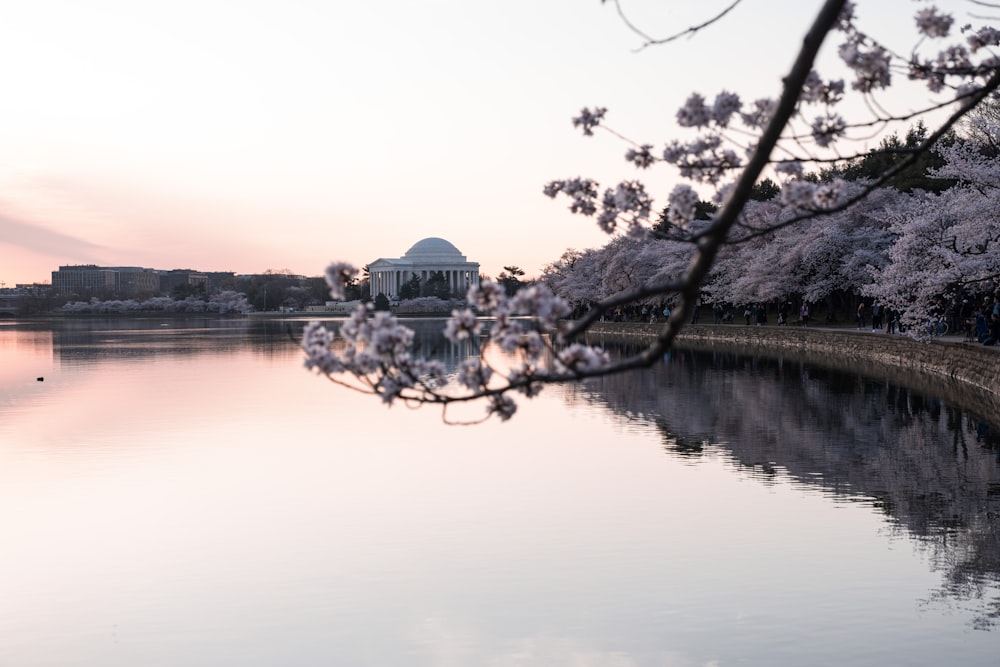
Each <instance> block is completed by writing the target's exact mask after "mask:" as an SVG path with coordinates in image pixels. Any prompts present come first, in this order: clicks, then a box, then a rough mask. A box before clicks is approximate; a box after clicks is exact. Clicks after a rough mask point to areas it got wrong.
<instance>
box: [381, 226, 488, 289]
mask: <svg viewBox="0 0 1000 667" xmlns="http://www.w3.org/2000/svg"><path fill="white" fill-rule="evenodd" d="M438 272H440V273H441V274H442V275H443V276H444V278H445V280H446V281H447V282H448V287H449V289H450V290H451V293H452V295H453V296H457V297H464V296H465V293H466V292H467V291H468V289H469V287H471V286H472V285H478V284H479V263H478V262H470V261H467V260H466V258H465V255H463V254H462V253H461V252H459V250H458V248H456V247H455V246H453V245H452V244H451V243H449V242H448V241H445V240H444V239H439V238H435V237H431V238H426V239H424V240H422V241H418V242H417V243H415V244H414V245H413V247H411V248H410V249H409V250H407V251H406V254H405V255H403V256H402V257H399V258H398V259H389V258H380V259H376V260H375V261H374V262H372V263H370V264H369V265H368V275H369V277H370V278H371V293H372V296H373V297H374V296H376V295H378V294H385V295H386V296H387V297H389V298H390V299H398V298H399V291H400V288H402V286H403V285H405V284H406V283H408V282H409V281H410V280H411V279H412V278H413V277H414V276H417V277H418V278H420V283H421V284H426V283H427V281H428V279H429V278H430V277H431V276H432V275H433V274H435V273H438Z"/></svg>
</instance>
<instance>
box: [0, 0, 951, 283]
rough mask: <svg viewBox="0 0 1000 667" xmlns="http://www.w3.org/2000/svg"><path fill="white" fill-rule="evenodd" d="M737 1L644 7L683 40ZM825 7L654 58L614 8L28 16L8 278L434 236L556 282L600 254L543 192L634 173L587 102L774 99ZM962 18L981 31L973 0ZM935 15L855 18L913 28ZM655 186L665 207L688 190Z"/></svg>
mask: <svg viewBox="0 0 1000 667" xmlns="http://www.w3.org/2000/svg"><path fill="white" fill-rule="evenodd" d="M730 1H731V0H723V1H716V0H705V1H704V2H699V3H682V2H659V1H658V0H634V1H633V2H624V3H623V6H624V7H625V8H626V9H627V10H628V11H629V12H630V14H631V15H632V17H633V18H634V20H635V21H636V22H637V23H638V24H640V25H642V26H643V27H644V28H646V29H648V31H649V32H651V33H654V34H658V35H665V34H670V33H673V32H677V31H679V30H681V29H683V28H686V27H687V26H689V25H692V24H695V23H699V22H701V21H703V20H704V19H705V18H707V17H708V16H709V15H711V14H712V13H714V12H717V11H719V10H721V9H722V8H724V7H726V6H728V5H729V4H730ZM818 4H819V3H812V2H807V3H803V2H800V1H798V0H780V1H779V2H770V3H765V4H764V5H761V4H759V3H753V2H750V1H749V0H747V1H746V2H744V3H743V4H741V5H740V6H739V7H737V8H736V9H735V10H734V11H733V12H732V13H731V14H730V15H729V16H728V17H727V18H726V20H725V21H724V22H723V23H721V24H719V25H717V26H714V27H713V28H712V29H711V30H707V31H704V32H702V33H700V34H699V35H697V36H696V37H694V38H691V39H684V40H681V41H679V42H675V43H673V44H670V45H666V46H661V47H656V48H651V49H646V50H644V51H641V52H638V53H637V52H635V48H636V47H637V46H638V45H639V41H638V39H637V38H636V37H635V36H634V35H633V34H632V33H630V32H629V31H628V30H627V29H626V28H625V26H624V25H623V24H622V23H621V21H620V20H619V19H618V18H617V16H616V14H615V11H614V9H613V7H612V6H611V5H610V3H608V4H604V5H602V4H601V3H600V2H599V1H598V0H547V1H546V2H538V0H504V1H502V2H501V1H499V0H490V1H485V2H462V1H460V0H432V1H430V2H421V3H414V2H410V1H408V0H372V1H371V2H352V3H329V2H321V1H319V0H299V1H298V2H288V1H287V0H282V1H281V2H278V0H258V1H255V2H251V3H242V4H240V5H239V11H235V9H234V8H235V7H236V5H234V4H233V3H232V2H224V1H222V0H198V1H197V2H195V1H194V0H177V1H175V2H170V3H166V2H143V3H135V2H129V1H127V0H94V1H93V2H87V3H79V2H76V1H75V0H34V1H33V2H25V3H15V4H14V5H12V6H11V7H9V8H7V9H6V10H5V16H4V21H3V22H2V23H0V59H2V62H4V63H7V65H6V66H5V67H4V68H3V70H2V71H0V84H2V86H3V90H4V95H3V101H2V102H0V282H3V283H4V284H6V285H8V286H10V285H13V284H15V283H22V282H35V281H39V282H43V281H47V280H49V278H50V274H51V271H52V270H53V269H55V268H57V267H58V266H59V265H60V264H78V263H98V264H105V265H138V266H146V267H151V268H160V269H169V268H195V269H201V270H219V271H235V272H238V273H250V272H262V271H265V270H268V269H275V270H279V269H288V270H290V271H292V272H294V273H301V274H307V275H319V274H320V273H322V271H323V269H324V268H325V266H326V265H327V263H329V262H330V261H331V260H335V259H336V260H346V261H350V262H353V263H355V264H357V265H363V264H366V263H368V262H370V261H373V260H375V259H377V258H378V257H398V256H399V255H401V254H402V253H404V252H405V251H406V250H407V249H408V248H409V247H410V246H411V245H412V244H413V243H415V242H416V241H418V240H420V239H422V238H425V237H429V236H438V237H442V238H446V239H448V240H449V241H451V242H452V243H454V244H455V245H456V246H457V247H458V248H459V249H460V250H461V251H462V253H463V254H465V255H466V256H467V257H468V258H469V259H470V260H472V261H477V262H479V263H480V264H481V267H482V271H483V272H484V273H486V274H488V275H492V276H495V275H496V274H497V273H499V272H500V271H501V270H502V267H503V266H504V265H505V264H516V265H518V266H520V267H522V268H523V269H525V270H526V271H527V273H528V275H529V276H533V275H537V274H538V273H539V272H540V270H541V269H542V267H543V266H544V265H545V264H547V263H548V262H551V261H553V260H555V259H557V258H558V257H559V256H560V255H561V254H562V253H563V251H565V250H566V249H567V248H571V247H572V248H581V249H582V248H588V247H594V246H597V245H600V244H601V243H603V242H604V240H605V237H604V236H603V235H602V234H601V233H600V232H599V231H598V230H597V228H596V225H595V224H594V223H593V222H592V221H590V220H587V219H584V218H577V217H574V216H571V215H570V214H569V213H568V211H567V210H566V206H565V203H564V202H561V201H551V200H549V199H547V198H545V197H544V196H543V195H542V194H541V189H542V186H543V185H544V183H545V182H546V181H548V180H551V179H554V178H564V177H572V176H589V177H592V178H596V179H597V180H599V181H600V182H601V184H602V186H607V185H611V184H613V183H614V182H616V181H617V180H620V179H624V178H635V177H636V173H635V171H634V170H633V169H632V168H631V167H630V166H629V165H627V164H626V163H625V161H624V159H623V155H624V151H625V149H626V148H627V146H626V145H625V144H623V143H622V142H621V141H620V140H618V139H615V138H614V137H611V136H610V135H607V134H599V135H598V136H596V137H592V138H583V137H582V136H580V134H579V133H578V132H577V131H575V130H574V129H573V127H572V125H571V122H570V119H571V118H572V117H573V116H574V115H575V114H576V113H577V112H578V111H579V109H580V108H581V107H583V106H598V105H601V106H607V107H609V109H610V111H609V114H608V120H609V123H610V124H612V125H613V126H614V127H615V128H616V129H618V130H620V131H622V132H624V133H626V134H628V135H629V136H631V137H633V138H635V139H636V140H638V141H640V142H648V143H652V144H654V146H657V147H659V146H662V145H663V143H664V142H665V141H666V140H667V139H669V138H673V137H675V136H677V134H678V133H677V129H676V127H675V124H674V120H673V119H674V113H675V111H676V109H677V107H679V106H680V105H681V104H682V103H683V101H684V99H685V98H686V97H687V95H688V94H689V93H690V92H692V91H695V90H697V91H699V92H702V93H704V94H705V95H706V96H714V95H715V94H716V93H718V92H720V91H721V90H723V89H728V90H735V91H736V92H739V93H740V94H741V95H742V96H744V98H745V99H753V98H756V97H761V96H767V95H773V94H776V93H777V91H778V86H779V81H780V77H781V76H782V75H783V74H784V72H785V70H786V69H787V67H788V64H789V63H790V62H791V59H792V57H793V56H794V50H795V48H796V45H797V43H798V42H799V41H800V39H801V36H802V34H803V32H804V30H805V27H806V26H807V25H808V23H809V21H810V20H811V18H812V16H811V14H812V12H813V11H814V10H815V7H816V6H818ZM942 4H943V5H944V6H946V7H947V6H951V7H953V8H956V9H957V10H960V11H958V13H959V23H962V22H963V21H964V20H966V19H965V18H964V16H965V15H967V12H968V11H969V9H970V6H969V5H968V4H967V3H961V2H951V3H942ZM914 9H915V5H914V3H912V2H910V1H909V0H893V1H892V2H887V1H884V0H883V1H882V2H879V3H877V6H876V5H875V4H874V3H873V4H865V3H862V4H861V6H860V7H859V14H860V15H861V17H862V19H864V18H865V17H866V16H870V17H871V18H870V22H871V25H872V26H873V32H876V33H877V32H878V31H877V30H876V29H875V28H881V29H882V30H883V32H884V31H886V30H888V31H890V33H891V32H892V31H896V32H898V33H899V35H900V36H902V37H906V38H909V37H910V36H911V35H912V29H911V25H912V18H910V17H911V15H912V12H913V11H914ZM762 11H766V12H767V16H766V17H762V16H761V12H762ZM865 12H869V13H870V14H866V13H865ZM876 12H877V13H876ZM750 25H756V26H757V27H756V28H755V29H753V30H748V29H747V26H750ZM762 31H763V32H762ZM762 34H766V39H764V40H761V39H760V37H761V35H762ZM834 47H835V44H832V45H831V46H830V47H829V48H828V49H827V52H828V53H829V52H832V51H833V48H834ZM900 48H901V49H902V51H903V52H905V51H906V49H907V48H908V43H905V44H902V45H900ZM911 106H912V105H909V104H908V103H905V102H904V103H902V105H901V108H902V110H905V109H907V108H910V107H911ZM682 136H683V135H682ZM643 176H644V179H643V180H644V181H645V182H646V184H647V186H648V187H649V188H650V189H651V190H652V192H653V194H654V195H656V196H657V198H658V199H657V202H658V206H662V201H663V197H664V196H665V194H666V193H667V192H669V190H670V189H671V188H672V187H673V184H674V182H675V175H674V174H673V173H672V172H670V171H669V170H667V169H666V168H661V169H659V170H656V171H654V172H652V173H648V174H644V175H643Z"/></svg>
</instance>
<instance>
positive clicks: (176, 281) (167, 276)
mask: <svg viewBox="0 0 1000 667" xmlns="http://www.w3.org/2000/svg"><path fill="white" fill-rule="evenodd" d="M157 273H159V274H160V287H159V290H160V292H161V293H163V294H166V295H168V296H170V295H172V294H173V293H174V292H175V290H177V288H178V287H180V286H181V285H190V286H191V287H200V288H201V289H203V290H204V292H205V294H215V293H217V292H221V291H223V290H226V289H233V288H234V287H235V286H236V274H235V273H233V272H232V271H194V270H192V269H171V270H170V271H158V272H157Z"/></svg>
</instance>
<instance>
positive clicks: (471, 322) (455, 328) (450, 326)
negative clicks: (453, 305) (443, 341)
mask: <svg viewBox="0 0 1000 667" xmlns="http://www.w3.org/2000/svg"><path fill="white" fill-rule="evenodd" d="M480 329H482V325H481V324H480V323H479V320H478V319H477V318H476V315H475V313H473V312H472V311H471V310H469V309H468V308H466V309H464V310H453V311H451V317H450V318H449V319H448V322H447V323H446V324H445V327H444V335H445V338H447V339H448V340H450V341H451V342H453V343H457V342H458V341H460V340H465V339H466V338H469V337H470V336H478V335H479V331H480Z"/></svg>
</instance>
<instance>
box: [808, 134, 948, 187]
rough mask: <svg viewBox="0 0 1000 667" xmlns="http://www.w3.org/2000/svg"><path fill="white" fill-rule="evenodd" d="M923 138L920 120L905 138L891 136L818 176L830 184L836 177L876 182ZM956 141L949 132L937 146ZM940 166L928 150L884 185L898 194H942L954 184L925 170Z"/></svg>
mask: <svg viewBox="0 0 1000 667" xmlns="http://www.w3.org/2000/svg"><path fill="white" fill-rule="evenodd" d="M926 138H927V126H925V125H924V124H923V121H921V122H918V123H917V124H916V125H914V126H912V127H911V128H910V129H909V130H907V132H906V137H905V138H903V139H900V138H899V135H897V134H895V133H893V134H891V135H889V136H888V137H885V138H884V139H882V142H881V143H880V144H879V146H878V148H875V149H872V150H870V151H868V152H867V153H865V154H864V155H862V156H860V157H856V158H854V159H852V160H848V161H847V162H844V163H841V164H836V165H834V166H831V167H828V168H826V169H823V170H822V171H820V173H819V180H821V181H829V180H833V179H835V178H842V179H844V180H845V181H858V180H875V179H878V178H880V177H881V176H882V175H883V174H885V173H886V172H887V171H889V170H890V169H892V168H894V167H895V166H896V165H897V164H898V163H900V162H902V161H903V160H904V159H906V158H907V157H908V156H909V155H910V154H911V153H912V152H913V151H914V150H916V149H917V147H918V146H920V144H921V143H923V141H924V140H925V139H926ZM957 140H958V138H957V136H956V135H955V134H954V133H950V134H949V135H948V136H947V137H945V138H943V139H942V140H941V141H940V142H939V145H942V146H946V145H948V144H951V143H954V142H955V141H957ZM943 164H944V161H943V160H942V159H941V156H940V155H938V154H937V153H936V152H934V151H927V152H925V153H923V154H922V155H921V156H920V158H919V159H918V160H917V161H916V162H915V163H914V164H912V165H910V166H909V167H907V168H906V169H904V170H903V171H901V172H900V173H899V174H897V175H896V176H894V177H892V178H891V179H890V180H889V181H888V182H887V183H886V185H887V186H888V187H891V188H895V189H897V190H899V191H901V192H912V191H913V190H925V191H927V192H943V191H944V190H947V189H948V188H950V187H952V186H953V185H954V184H955V183H954V181H951V180H947V179H940V178H931V177H930V176H928V175H927V172H928V170H930V169H934V168H937V167H940V166H941V165H943Z"/></svg>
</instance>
